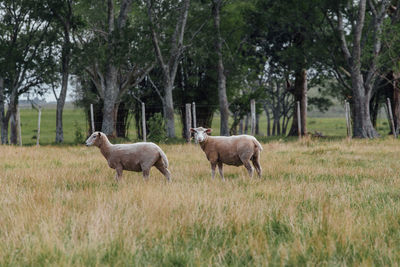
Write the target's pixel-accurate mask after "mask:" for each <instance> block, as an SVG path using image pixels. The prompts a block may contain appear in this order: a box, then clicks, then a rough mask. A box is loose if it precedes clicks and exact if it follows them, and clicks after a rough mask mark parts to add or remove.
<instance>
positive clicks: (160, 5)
mask: <svg viewBox="0 0 400 267" xmlns="http://www.w3.org/2000/svg"><path fill="white" fill-rule="evenodd" d="M189 6H190V0H183V1H181V3H180V1H178V2H177V3H175V2H174V1H172V2H168V3H166V1H154V0H147V9H148V17H149V21H150V29H151V35H152V41H153V46H154V51H155V55H156V58H157V60H158V62H159V64H160V67H161V70H162V74H163V87H164V105H165V109H164V110H165V114H164V117H165V121H166V128H167V136H168V137H169V138H174V137H175V120H174V117H175V116H174V101H173V95H172V90H173V88H174V82H175V77H176V72H177V69H178V64H179V60H180V58H181V55H182V53H183V51H184V49H185V46H184V45H183V41H184V34H185V27H186V22H187V18H188V13H189ZM164 8H167V10H169V11H172V10H173V9H175V8H176V9H178V10H180V12H179V14H178V15H177V19H176V22H175V25H174V31H173V33H172V36H169V35H168V31H167V30H166V29H161V25H162V24H163V25H169V24H168V21H167V20H174V19H173V16H174V15H175V14H174V13H173V12H169V14H165V11H164V10H163V9H164ZM157 15H159V16H157ZM167 15H169V16H167ZM163 16H165V17H163ZM169 38H170V42H169V43H168V40H169Z"/></svg>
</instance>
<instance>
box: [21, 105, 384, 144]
mask: <svg viewBox="0 0 400 267" xmlns="http://www.w3.org/2000/svg"><path fill="white" fill-rule="evenodd" d="M312 114H313V115H324V114H321V113H318V112H312ZM333 114H334V115H335V117H328V118H326V117H311V118H308V120H307V129H308V131H309V132H312V133H313V132H314V131H319V132H322V133H323V134H324V135H325V136H327V137H330V138H344V137H345V136H346V121H345V118H344V114H340V112H337V111H336V112H333ZM63 122H64V144H66V145H72V144H77V143H78V142H77V141H76V133H77V132H79V133H80V134H81V135H82V136H83V138H85V137H87V133H88V129H89V125H88V123H87V121H86V114H85V113H84V111H83V110H82V109H81V108H73V107H72V105H67V108H66V109H65V110H64V117H63ZM55 125H56V110H55V108H54V107H49V108H44V109H43V110H42V118H41V130H40V144H41V145H49V144H54V139H55V127H56V126H55ZM219 125H220V120H219V115H218V114H217V113H216V114H215V115H214V119H213V123H212V128H213V135H219ZM198 126H201V125H198ZM175 129H176V135H177V137H178V142H179V141H183V140H182V137H181V133H182V124H181V122H180V119H179V114H175ZM376 129H377V130H378V132H379V133H380V134H381V135H382V136H385V135H387V133H388V132H389V124H388V122H387V119H386V118H385V117H384V116H380V119H378V123H377V127H376ZM96 130H98V129H96ZM21 132H22V143H23V145H35V144H36V134H37V112H36V111H35V110H32V109H30V108H28V109H21ZM260 132H261V134H262V135H266V132H267V119H266V116H265V114H262V115H261V116H260ZM128 138H129V139H130V140H132V141H135V140H137V134H136V127H135V122H134V120H133V118H132V117H131V120H130V128H129V131H128ZM280 138H282V137H281V136H278V137H271V138H266V137H263V138H262V140H263V141H269V140H271V139H272V140H273V139H280ZM174 142H175V143H176V141H174Z"/></svg>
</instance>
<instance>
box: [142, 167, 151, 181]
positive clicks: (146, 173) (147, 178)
mask: <svg viewBox="0 0 400 267" xmlns="http://www.w3.org/2000/svg"><path fill="white" fill-rule="evenodd" d="M149 175H150V169H145V170H143V180H146V181H147V180H149Z"/></svg>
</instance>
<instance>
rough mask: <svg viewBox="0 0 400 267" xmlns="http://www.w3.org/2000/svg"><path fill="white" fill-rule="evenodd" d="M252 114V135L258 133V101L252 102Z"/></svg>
mask: <svg viewBox="0 0 400 267" xmlns="http://www.w3.org/2000/svg"><path fill="white" fill-rule="evenodd" d="M250 112H251V135H253V136H254V135H255V133H256V101H255V100H254V99H252V100H250Z"/></svg>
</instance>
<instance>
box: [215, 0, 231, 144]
mask: <svg viewBox="0 0 400 267" xmlns="http://www.w3.org/2000/svg"><path fill="white" fill-rule="evenodd" d="M222 3H223V0H212V13H213V18H214V27H215V31H216V35H215V48H216V52H217V55H218V64H217V73H218V100H219V111H220V114H221V125H220V134H221V135H226V136H228V135H229V126H228V120H229V109H228V97H227V95H226V77H225V73H224V72H225V68H224V62H223V57H222V37H221V30H220V23H221V22H220V21H221V17H220V10H221V7H222Z"/></svg>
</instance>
